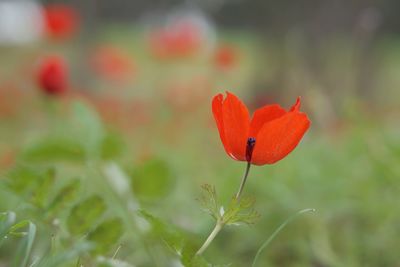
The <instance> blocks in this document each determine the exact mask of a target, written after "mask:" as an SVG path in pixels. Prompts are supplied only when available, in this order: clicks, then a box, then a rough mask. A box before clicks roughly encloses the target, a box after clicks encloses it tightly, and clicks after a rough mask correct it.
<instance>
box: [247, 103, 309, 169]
mask: <svg viewBox="0 0 400 267" xmlns="http://www.w3.org/2000/svg"><path fill="white" fill-rule="evenodd" d="M299 106H300V101H298V102H296V104H295V106H294V107H293V108H292V109H293V111H291V112H288V113H286V115H284V116H282V117H281V118H279V119H276V120H273V121H271V122H269V123H266V124H264V126H263V127H262V128H261V130H260V131H259V132H258V135H257V137H256V144H255V147H254V151H253V155H252V159H251V163H253V164H255V165H264V164H272V163H275V162H277V161H278V160H281V159H283V158H284V157H285V156H286V155H288V154H289V153H290V152H291V151H292V150H293V149H294V148H295V147H296V146H297V144H298V143H299V142H300V140H301V138H302V137H303V135H304V133H305V132H306V131H307V129H308V128H309V127H310V120H309V119H308V117H307V115H306V114H304V113H301V112H298V111H297V110H298V107H299Z"/></svg>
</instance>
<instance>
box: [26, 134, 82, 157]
mask: <svg viewBox="0 0 400 267" xmlns="http://www.w3.org/2000/svg"><path fill="white" fill-rule="evenodd" d="M22 157H23V159H24V160H26V161H31V162H32V161H34V162H43V163H46V162H54V161H59V160H63V161H72V162H76V161H82V160H83V159H84V158H85V150H84V147H82V145H81V144H80V142H79V141H78V140H77V139H75V138H71V137H70V136H69V137H65V136H58V135H57V136H47V137H45V138H43V139H39V140H37V141H35V142H34V143H33V144H32V145H30V146H28V147H27V148H26V149H25V150H24V152H23V154H22Z"/></svg>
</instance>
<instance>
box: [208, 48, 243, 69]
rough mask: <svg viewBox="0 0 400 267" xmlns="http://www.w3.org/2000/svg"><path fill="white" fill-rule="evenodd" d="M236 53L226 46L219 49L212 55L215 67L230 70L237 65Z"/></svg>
mask: <svg viewBox="0 0 400 267" xmlns="http://www.w3.org/2000/svg"><path fill="white" fill-rule="evenodd" d="M237 60H238V55H237V51H236V50H235V49H234V48H233V47H231V46H228V45H224V46H221V47H219V48H218V49H217V50H216V52H215V54H214V62H215V65H216V66H217V67H219V68H221V69H230V68H232V67H235V66H236V64H237Z"/></svg>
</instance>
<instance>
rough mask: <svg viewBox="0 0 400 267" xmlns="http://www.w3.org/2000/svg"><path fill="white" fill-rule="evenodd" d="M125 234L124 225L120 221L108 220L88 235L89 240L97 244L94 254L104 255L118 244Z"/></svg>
mask: <svg viewBox="0 0 400 267" xmlns="http://www.w3.org/2000/svg"><path fill="white" fill-rule="evenodd" d="M122 234H123V225H122V222H121V220H120V219H118V218H114V219H108V220H106V221H103V222H102V223H101V224H99V225H98V226H97V227H96V229H94V230H93V231H91V232H90V233H89V234H88V237H87V240H89V241H92V242H93V243H95V244H96V247H95V248H94V250H93V252H95V253H97V254H104V253H106V252H108V251H109V249H110V248H111V247H113V246H115V244H116V243H117V241H118V240H119V238H120V237H121V236H122Z"/></svg>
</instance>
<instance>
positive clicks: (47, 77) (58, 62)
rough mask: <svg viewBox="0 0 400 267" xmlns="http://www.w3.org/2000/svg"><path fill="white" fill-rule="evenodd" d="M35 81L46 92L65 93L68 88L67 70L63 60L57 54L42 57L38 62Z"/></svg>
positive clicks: (52, 93) (53, 93) (51, 93)
mask: <svg viewBox="0 0 400 267" xmlns="http://www.w3.org/2000/svg"><path fill="white" fill-rule="evenodd" d="M37 82H38V85H39V87H40V89H41V90H42V91H43V92H45V93H46V94H50V95H59V94H63V93H65V92H66V91H67V90H68V70H67V65H66V63H65V62H64V60H63V59H62V58H60V57H57V56H49V57H47V58H44V59H43V60H42V62H41V63H40V64H39V68H38V72H37Z"/></svg>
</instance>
